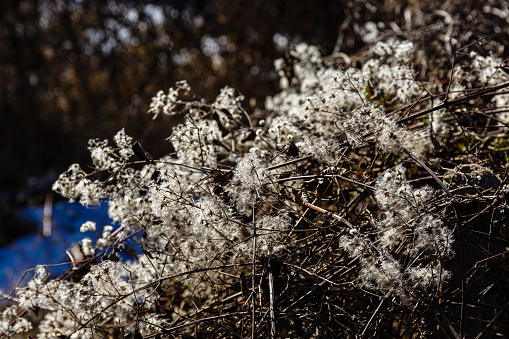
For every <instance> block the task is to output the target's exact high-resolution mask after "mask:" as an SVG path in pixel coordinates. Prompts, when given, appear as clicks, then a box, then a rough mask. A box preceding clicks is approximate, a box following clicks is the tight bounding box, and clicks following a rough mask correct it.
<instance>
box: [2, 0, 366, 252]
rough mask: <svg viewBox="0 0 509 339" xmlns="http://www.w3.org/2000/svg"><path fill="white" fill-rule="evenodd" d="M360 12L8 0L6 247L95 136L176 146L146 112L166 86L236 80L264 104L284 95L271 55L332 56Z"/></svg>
mask: <svg viewBox="0 0 509 339" xmlns="http://www.w3.org/2000/svg"><path fill="white" fill-rule="evenodd" d="M352 11H358V9H357V5H355V3H354V2H351V3H346V2H341V1H297V2H290V1H268V0H267V1H265V0H264V1H222V0H215V1H180V0H176V1H166V2H157V1H90V0H87V1H54V0H51V1H50V0H40V1H2V2H1V4H0V144H1V148H0V157H1V159H2V165H1V166H0V244H5V243H6V242H8V241H9V240H10V239H11V238H12V237H14V236H16V235H17V234H19V233H20V232H21V233H22V232H24V231H25V230H24V227H23V222H22V221H20V220H19V218H17V217H14V216H13V212H14V211H16V209H17V208H18V207H20V206H26V205H40V204H43V203H44V201H45V198H46V195H47V194H48V192H50V190H51V185H52V183H53V182H54V181H55V180H56V178H57V177H58V175H59V174H60V173H61V172H63V171H65V170H66V169H67V168H68V166H69V165H70V164H72V163H74V162H78V163H80V164H82V165H83V166H86V165H87V164H90V160H89V154H88V150H87V141H88V140H89V139H90V138H101V139H105V138H109V139H110V140H111V138H112V137H113V135H114V134H115V133H116V132H117V131H118V130H119V129H121V128H122V127H124V128H125V129H126V132H127V133H128V134H130V135H131V136H133V137H134V138H136V139H137V140H140V141H141V142H142V143H143V145H144V146H145V147H146V148H147V149H148V150H149V151H150V152H151V153H153V155H154V156H161V155H163V154H165V153H167V152H168V150H169V149H170V146H169V145H168V144H167V142H165V141H164V139H165V138H166V137H168V136H169V134H170V133H171V122H170V121H164V120H160V119H158V120H157V122H154V121H153V120H152V119H151V116H150V115H148V114H147V110H148V106H149V104H150V102H151V97H152V96H154V95H155V94H156V93H157V91H159V90H164V91H167V90H168V88H169V87H171V86H172V85H173V84H174V83H175V81H178V80H182V79H186V80H187V81H188V82H189V83H190V85H191V86H192V88H193V90H194V93H195V94H196V95H198V96H200V97H204V98H206V99H208V100H214V98H215V97H216V95H217V94H218V93H219V90H220V89H221V88H222V87H224V86H226V85H228V86H231V87H234V88H236V89H237V90H238V91H239V92H240V93H242V94H243V95H245V96H246V101H245V106H246V108H247V109H249V110H253V109H255V108H262V107H263V103H264V98H265V97H266V96H267V95H270V94H275V93H277V90H278V79H277V76H276V73H275V71H274V70H273V66H272V63H273V60H274V59H276V58H278V57H281V56H282V55H283V54H284V53H285V51H287V49H288V48H291V46H292V45H294V44H295V43H298V42H301V41H305V42H308V43H311V44H318V45H320V46H321V48H322V50H323V52H324V53H329V54H330V53H331V52H332V50H333V49H334V46H335V43H336V40H337V37H338V32H339V28H340V26H341V23H342V22H343V21H344V20H345V18H346V16H348V15H349V13H350V14H351V13H352ZM346 45H348V48H349V49H350V50H353V49H354V48H355V45H356V44H355V41H354V40H351V41H350V40H349V41H347V42H346V43H345V46H346ZM161 121H163V122H161ZM56 198H57V197H56ZM25 226H27V227H28V226H29V225H25Z"/></svg>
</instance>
